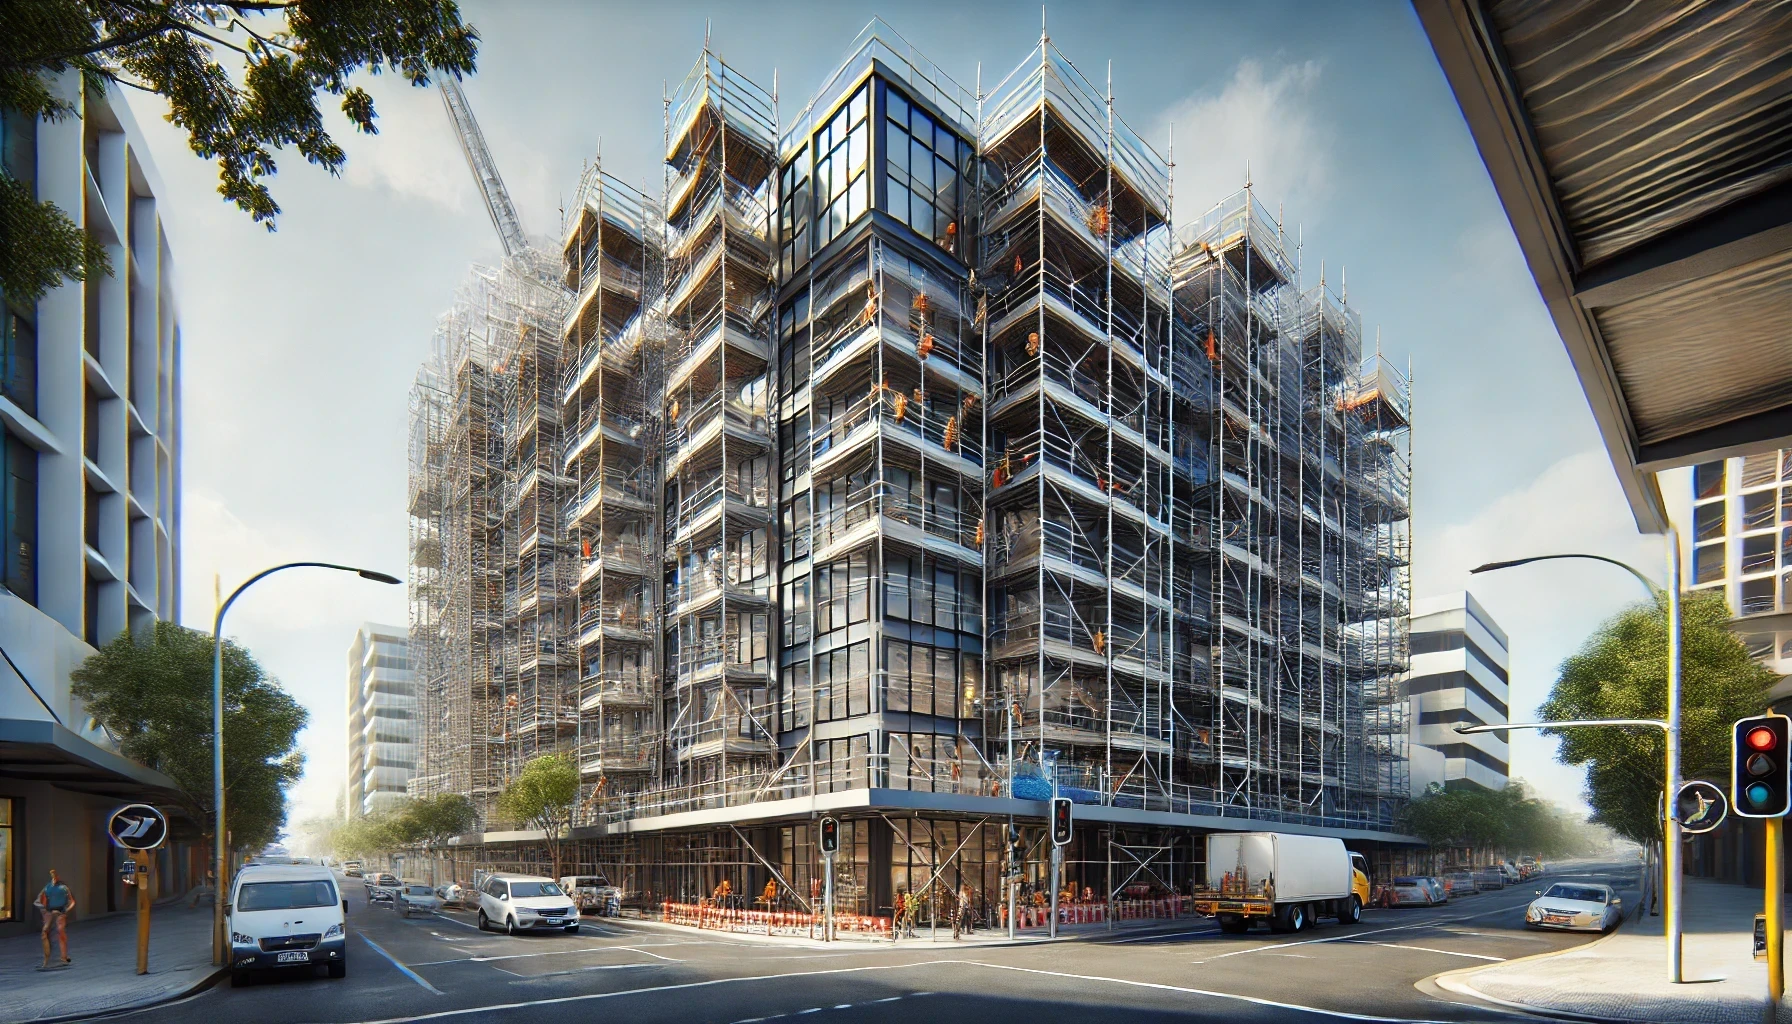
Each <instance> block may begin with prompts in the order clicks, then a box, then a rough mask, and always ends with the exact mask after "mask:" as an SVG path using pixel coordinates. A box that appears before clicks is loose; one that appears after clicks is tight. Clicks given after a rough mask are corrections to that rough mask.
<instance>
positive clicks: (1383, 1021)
mask: <svg viewBox="0 0 1792 1024" xmlns="http://www.w3.org/2000/svg"><path fill="white" fill-rule="evenodd" d="M968 962H973V963H974V962H975V961H968ZM977 966H979V967H988V968H991V969H992V970H998V971H1019V972H1021V973H1023V974H1044V975H1048V976H1050V977H1054V978H1070V979H1072V980H1073V981H1106V982H1111V983H1113V984H1115V985H1130V986H1132V987H1134V988H1152V989H1158V990H1160V991H1164V992H1186V993H1188V994H1189V995H1197V996H1207V997H1209V998H1212V999H1236V1000H1238V1001H1239V1002H1243V1003H1252V1004H1254V1005H1257V1006H1272V1007H1275V1008H1276V1009H1278V1010H1297V1011H1300V1012H1303V1013H1311V1014H1316V1015H1318V1016H1321V1017H1334V1018H1337V1019H1339V1020H1361V1021H1371V1022H1377V1024H1445V1022H1443V1021H1434V1020H1418V1019H1413V1018H1408V1017H1377V1016H1374V1015H1373V1014H1366V1013H1348V1012H1346V1011H1344V1010H1322V1009H1320V1008H1318V1007H1316V1006H1302V1005H1300V1004H1299V1003H1283V1002H1278V1001H1276V1000H1274V999H1263V998H1260V997H1258V996H1247V995H1240V994H1238V993H1236V992H1214V991H1211V990H1208V989H1200V988H1184V987H1182V986H1180V985H1165V984H1161V983H1159V982H1154V981H1131V980H1128V979H1125V978H1104V977H1101V976H1099V975H1091V974H1068V973H1065V972H1062V971H1045V970H1040V969H1039V968H1037V967H1014V966H1010V965H1008V964H978V965H977Z"/></svg>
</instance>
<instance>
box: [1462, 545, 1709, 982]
mask: <svg viewBox="0 0 1792 1024" xmlns="http://www.w3.org/2000/svg"><path fill="white" fill-rule="evenodd" d="M1667 541H1668V588H1667V590H1668V592H1667V600H1666V601H1665V602H1663V603H1664V604H1665V605H1666V606H1667V613H1668V707H1667V712H1668V714H1667V719H1666V720H1665V721H1657V720H1655V719H1611V720H1594V721H1584V722H1535V723H1527V724H1524V725H1521V726H1508V727H1506V728H1537V729H1549V728H1555V727H1558V726H1572V725H1650V726H1656V727H1659V728H1660V729H1661V730H1662V731H1663V732H1664V733H1666V735H1667V743H1666V747H1667V758H1666V760H1667V765H1666V776H1667V788H1666V790H1665V792H1666V796H1665V798H1664V800H1663V802H1664V804H1665V805H1666V815H1665V817H1666V822H1665V827H1664V829H1663V832H1664V835H1663V842H1662V847H1661V871H1662V875H1663V876H1664V877H1663V881H1664V882H1665V884H1664V885H1663V886H1662V888H1663V889H1664V890H1665V892H1664V894H1663V896H1664V899H1663V901H1662V902H1663V903H1665V904H1666V908H1665V909H1666V911H1667V913H1666V914H1665V917H1666V920H1665V922H1664V924H1665V926H1666V927H1665V931H1666V932H1667V941H1668V980H1669V981H1670V982H1673V983H1675V984H1679V983H1680V982H1681V981H1682V980H1684V979H1683V978H1682V972H1681V959H1680V951H1681V949H1680V947H1681V943H1680V935H1681V931H1682V926H1681V919H1680V895H1681V879H1680V872H1681V866H1680V854H1681V851H1680V819H1679V818H1677V817H1676V816H1675V813H1676V811H1675V807H1674V794H1676V793H1678V792H1679V791H1680V531H1679V530H1678V529H1675V528H1673V527H1669V528H1668V534H1667ZM1553 558H1587V559H1591V560H1593V561H1595V562H1605V563H1607V564H1608V565H1615V566H1617V567H1618V568H1620V569H1623V570H1624V571H1625V572H1627V573H1629V574H1630V575H1632V576H1635V577H1636V578H1637V579H1638V580H1639V581H1640V582H1641V583H1642V584H1643V586H1644V587H1646V588H1648V591H1649V596H1651V597H1654V598H1656V599H1657V600H1661V592H1660V589H1659V588H1658V587H1656V585H1655V583H1654V581H1652V580H1651V579H1649V577H1647V576H1645V575H1643V574H1642V573H1641V572H1639V571H1638V570H1637V569H1635V568H1634V567H1632V566H1630V565H1626V564H1625V563H1623V562H1620V561H1618V560H1617V559H1615V558H1607V557H1605V556H1604V555H1586V554H1559V555H1533V556H1531V557H1530V558H1514V559H1511V560H1508V561H1504V562H1488V563H1487V564H1486V565H1479V566H1476V567H1475V568H1473V569H1470V570H1469V572H1470V573H1482V572H1492V571H1493V570H1495V569H1508V568H1511V567H1512V566H1517V565H1528V564H1529V563H1531V562H1542V561H1547V560H1549V559H1553ZM1457 731H1458V732H1493V731H1496V728H1495V727H1493V726H1474V727H1470V728H1467V729H1463V728H1458V729H1457Z"/></svg>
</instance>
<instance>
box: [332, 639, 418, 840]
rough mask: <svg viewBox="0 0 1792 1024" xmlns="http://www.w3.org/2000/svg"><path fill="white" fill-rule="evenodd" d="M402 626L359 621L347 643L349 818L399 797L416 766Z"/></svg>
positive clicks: (411, 684) (412, 689)
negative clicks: (358, 627) (349, 642)
mask: <svg viewBox="0 0 1792 1024" xmlns="http://www.w3.org/2000/svg"><path fill="white" fill-rule="evenodd" d="M406 633H407V631H406V629H405V627H403V626H380V625H376V624H374V623H371V622H363V623H361V628H360V629H358V630H356V631H355V640H354V642H353V643H351V644H349V648H348V774H347V777H348V800H347V801H346V803H345V808H344V809H345V811H346V813H347V814H348V815H349V816H350V817H354V816H357V815H362V814H372V813H374V812H376V811H381V810H385V809H387V808H389V807H391V806H392V805H394V804H396V803H399V802H401V801H403V800H404V798H405V784H406V783H408V782H410V781H411V776H412V775H413V774H414V773H415V772H416V769H417V753H416V737H417V733H416V723H415V721H414V716H415V714H416V708H417V692H416V680H415V676H414V675H413V674H412V672H411V661H410V653H409V652H410V640H409V638H408V637H407V635H406Z"/></svg>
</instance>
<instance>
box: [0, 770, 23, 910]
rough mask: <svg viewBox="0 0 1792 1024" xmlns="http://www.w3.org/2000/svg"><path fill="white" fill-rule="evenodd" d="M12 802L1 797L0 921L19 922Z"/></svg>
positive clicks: (15, 843)
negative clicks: (14, 874)
mask: <svg viewBox="0 0 1792 1024" xmlns="http://www.w3.org/2000/svg"><path fill="white" fill-rule="evenodd" d="M12 819H13V813H12V800H11V799H10V798H8V797H3V796H0V921H15V920H18V916H19V908H18V907H17V906H16V905H15V901H14V899H13V894H12V891H13V877H12V874H13V861H14V859H15V858H16V856H17V855H16V854H15V853H14V852H13V851H14V850H16V849H17V848H18V844H17V842H15V841H14V839H13V823H12Z"/></svg>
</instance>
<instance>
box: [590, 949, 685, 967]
mask: <svg viewBox="0 0 1792 1024" xmlns="http://www.w3.org/2000/svg"><path fill="white" fill-rule="evenodd" d="M608 948H610V949H626V950H628V951H629V952H630V953H639V954H641V955H642V956H650V957H653V958H654V959H655V960H666V961H669V962H671V963H675V964H682V963H684V961H683V960H680V959H678V958H677V957H673V956H660V955H659V954H658V953H649V952H647V951H646V950H645V949H638V948H636V947H634V946H610V947H608Z"/></svg>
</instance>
